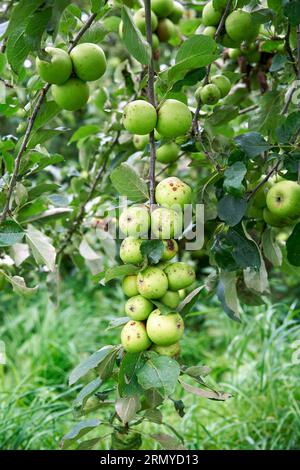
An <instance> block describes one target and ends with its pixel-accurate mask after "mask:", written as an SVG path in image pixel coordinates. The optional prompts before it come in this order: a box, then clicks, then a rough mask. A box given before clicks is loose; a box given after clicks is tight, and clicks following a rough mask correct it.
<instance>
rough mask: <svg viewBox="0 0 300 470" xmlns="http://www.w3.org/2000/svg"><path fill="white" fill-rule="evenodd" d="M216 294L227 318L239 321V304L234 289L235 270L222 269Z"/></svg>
mask: <svg viewBox="0 0 300 470" xmlns="http://www.w3.org/2000/svg"><path fill="white" fill-rule="evenodd" d="M217 295H218V299H219V300H220V302H221V304H222V305H223V308H224V311H225V313H227V315H228V316H229V318H231V319H232V320H235V321H237V322H240V304H239V300H238V295H237V290H236V273H235V272H228V271H227V272H225V271H222V272H221V273H220V281H219V284H218V287H217Z"/></svg>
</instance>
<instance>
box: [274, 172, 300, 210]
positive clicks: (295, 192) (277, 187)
mask: <svg viewBox="0 0 300 470" xmlns="http://www.w3.org/2000/svg"><path fill="white" fill-rule="evenodd" d="M267 207H268V209H269V211H270V212H271V213H272V214H274V215H277V216H278V217H281V218H292V219H293V218H296V217H300V185H299V184H298V183H297V182H296V181H288V180H284V181H280V182H279V183H276V184H274V186H272V188H271V189H270V190H269V191H268V194H267Z"/></svg>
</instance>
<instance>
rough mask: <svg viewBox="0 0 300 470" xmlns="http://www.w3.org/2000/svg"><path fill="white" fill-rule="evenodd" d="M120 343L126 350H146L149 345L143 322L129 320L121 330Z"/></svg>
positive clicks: (134, 351)
mask: <svg viewBox="0 0 300 470" xmlns="http://www.w3.org/2000/svg"><path fill="white" fill-rule="evenodd" d="M121 343H122V346H123V348H124V349H125V351H127V352H132V353H136V352H141V351H146V349H148V348H149V347H150V346H151V341H150V338H149V336H148V334H147V331H146V327H145V324H144V323H142V322H140V321H132V320H131V321H129V322H128V323H126V325H125V326H124V327H123V329H122V331H121Z"/></svg>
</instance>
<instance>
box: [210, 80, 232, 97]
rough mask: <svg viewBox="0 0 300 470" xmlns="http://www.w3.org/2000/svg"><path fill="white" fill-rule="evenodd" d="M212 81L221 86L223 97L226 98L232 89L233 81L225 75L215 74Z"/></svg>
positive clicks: (220, 90)
mask: <svg viewBox="0 0 300 470" xmlns="http://www.w3.org/2000/svg"><path fill="white" fill-rule="evenodd" d="M210 81H211V83H212V84H213V85H216V87H218V88H219V92H220V94H221V98H224V97H225V96H226V95H228V93H229V92H230V90H231V81H230V80H229V78H227V77H225V75H215V76H214V77H212V78H211V80H210Z"/></svg>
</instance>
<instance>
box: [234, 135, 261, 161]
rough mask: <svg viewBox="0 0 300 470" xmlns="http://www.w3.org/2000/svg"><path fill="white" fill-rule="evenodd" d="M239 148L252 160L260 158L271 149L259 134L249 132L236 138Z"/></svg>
mask: <svg viewBox="0 0 300 470" xmlns="http://www.w3.org/2000/svg"><path fill="white" fill-rule="evenodd" d="M234 140H235V142H236V144H237V145H238V147H241V148H242V149H243V150H244V152H245V153H246V154H247V155H248V157H250V158H254V157H257V156H259V155H260V154H261V153H263V152H266V151H268V150H269V149H270V145H269V144H268V143H267V142H266V141H265V139H264V138H263V136H262V135H261V134H259V133H258V132H248V133H247V134H241V135H238V136H237V137H235V139H234Z"/></svg>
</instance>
